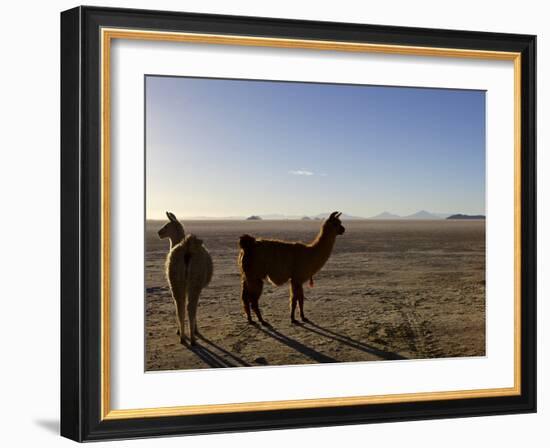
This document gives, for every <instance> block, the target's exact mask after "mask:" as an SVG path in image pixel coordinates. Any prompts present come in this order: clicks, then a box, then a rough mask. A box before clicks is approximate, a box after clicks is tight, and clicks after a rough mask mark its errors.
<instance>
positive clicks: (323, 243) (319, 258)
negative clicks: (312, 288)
mask: <svg viewBox="0 0 550 448" xmlns="http://www.w3.org/2000/svg"><path fill="white" fill-rule="evenodd" d="M335 241H336V234H334V233H332V232H327V231H325V229H324V228H321V231H320V232H319V234H318V235H317V237H316V238H315V240H313V242H312V243H311V244H309V247H310V248H311V254H312V256H313V260H312V267H313V269H314V272H313V273H312V275H313V274H314V273H316V272H317V271H319V270H320V269H321V268H322V267H323V266H324V265H325V263H326V262H327V260H328V259H329V257H330V254H331V253H332V249H333V247H334V242H335Z"/></svg>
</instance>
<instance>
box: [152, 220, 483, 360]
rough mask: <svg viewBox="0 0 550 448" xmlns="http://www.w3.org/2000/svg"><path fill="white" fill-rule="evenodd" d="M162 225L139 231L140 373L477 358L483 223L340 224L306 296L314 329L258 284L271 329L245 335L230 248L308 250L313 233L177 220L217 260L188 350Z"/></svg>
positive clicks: (283, 294) (270, 225) (299, 227)
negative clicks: (167, 272)
mask: <svg viewBox="0 0 550 448" xmlns="http://www.w3.org/2000/svg"><path fill="white" fill-rule="evenodd" d="M163 224H164V222H162V221H147V223H146V254H145V257H146V259H145V338H146V353H145V363H146V365H145V368H146V370H172V369H202V368H217V367H243V366H266V365H289V364H308V363H326V362H357V361H377V360H396V359H424V358H443V357H463V356H484V355H485V221H466V220H465V221H459V220H457V221H452V220H438V221H435V220H434V221H412V220H397V221H396V220H391V221H378V220H348V221H344V222H343V224H344V226H345V227H346V233H345V234H344V235H343V236H340V237H338V238H337V240H336V244H335V247H334V250H333V253H332V255H331V257H330V259H329V260H328V262H327V264H326V265H325V266H324V268H323V269H322V270H321V271H320V272H319V273H318V274H317V275H316V277H315V278H314V281H315V284H314V287H313V288H309V287H307V285H306V286H305V296H306V300H305V312H306V316H307V317H308V318H309V319H310V321H311V322H309V323H304V324H300V325H292V324H291V323H290V318H289V303H288V302H289V301H288V286H287V285H284V286H281V287H278V288H276V287H274V286H271V285H270V284H267V283H266V286H265V288H264V293H263V294H262V297H261V299H260V307H261V310H262V313H263V316H264V318H265V319H266V320H267V321H268V322H269V323H270V324H271V327H262V326H259V325H250V324H248V323H247V321H246V318H245V316H244V314H243V312H242V307H241V302H240V277H239V270H238V267H237V254H238V246H237V241H238V238H239V236H240V235H242V234H243V233H249V234H251V235H254V236H259V237H266V238H278V239H285V240H289V241H299V240H301V241H304V242H309V241H311V240H312V239H313V238H314V237H315V235H316V234H317V232H318V231H319V227H320V225H321V222H320V221H314V220H311V221H306V220H304V221H299V220H287V221H236V220H235V221H233V220H227V221H183V225H184V227H185V230H186V233H194V234H196V235H198V236H199V237H200V238H202V239H203V240H204V243H205V245H206V247H207V248H208V250H209V251H210V254H211V255H212V259H213V261H214V276H213V278H212V282H211V283H210V285H209V286H208V287H207V288H206V289H204V290H203V293H202V295H201V297H200V301H199V308H198V317H197V319H198V326H199V331H200V332H201V334H202V338H200V339H199V340H198V344H197V346H196V347H195V348H192V349H191V348H189V347H185V346H183V345H181V344H180V343H179V337H178V336H177V335H176V330H177V324H176V316H175V311H174V310H175V308H174V303H173V301H172V298H171V295H170V291H169V289H168V286H167V283H166V279H165V276H164V262H165V258H166V253H167V251H168V246H169V243H168V241H167V240H162V241H161V240H159V239H158V236H157V233H156V232H157V230H158V229H159V228H160V227H161V226H162V225H163ZM188 328H189V327H188V324H187V323H186V330H188Z"/></svg>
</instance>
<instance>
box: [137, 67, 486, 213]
mask: <svg viewBox="0 0 550 448" xmlns="http://www.w3.org/2000/svg"><path fill="white" fill-rule="evenodd" d="M145 82H146V176H147V177H146V182H147V187H146V188H147V197H146V206H147V218H148V219H155V218H162V217H164V211H165V210H171V211H173V212H175V213H176V215H178V216H181V217H194V216H209V217H223V216H248V215H252V214H260V215H261V214H286V215H315V214H318V213H321V212H326V211H331V210H340V211H344V212H345V213H348V214H351V215H357V216H363V217H369V216H372V215H375V214H378V213H380V212H382V211H385V210H387V211H391V212H393V213H397V214H402V215H405V214H410V213H414V212H416V211H418V210H421V209H424V210H429V211H432V212H441V213H472V214H484V213H485V92H484V91H466V90H448V89H426V88H403V87H381V86H351V85H343V84H319V83H296V82H274V81H241V80H222V79H204V78H176V77H157V76H147V77H146V81H145Z"/></svg>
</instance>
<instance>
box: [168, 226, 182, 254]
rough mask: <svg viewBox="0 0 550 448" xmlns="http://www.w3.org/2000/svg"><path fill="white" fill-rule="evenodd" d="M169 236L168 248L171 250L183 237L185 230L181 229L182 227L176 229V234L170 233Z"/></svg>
mask: <svg viewBox="0 0 550 448" xmlns="http://www.w3.org/2000/svg"><path fill="white" fill-rule="evenodd" d="M169 238H170V250H172V249H173V248H174V246H175V245H176V244H179V243H180V242H181V241H182V240H183V239H184V238H185V232H184V231H183V229H178V231H177V232H176V234H175V235H171V236H170V237H169Z"/></svg>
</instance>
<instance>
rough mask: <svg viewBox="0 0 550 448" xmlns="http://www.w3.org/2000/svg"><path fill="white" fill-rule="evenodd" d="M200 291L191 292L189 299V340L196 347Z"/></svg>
mask: <svg viewBox="0 0 550 448" xmlns="http://www.w3.org/2000/svg"><path fill="white" fill-rule="evenodd" d="M199 295H200V291H189V297H187V313H188V315H189V339H190V341H191V345H195V336H196V334H197V307H198V305H199Z"/></svg>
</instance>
